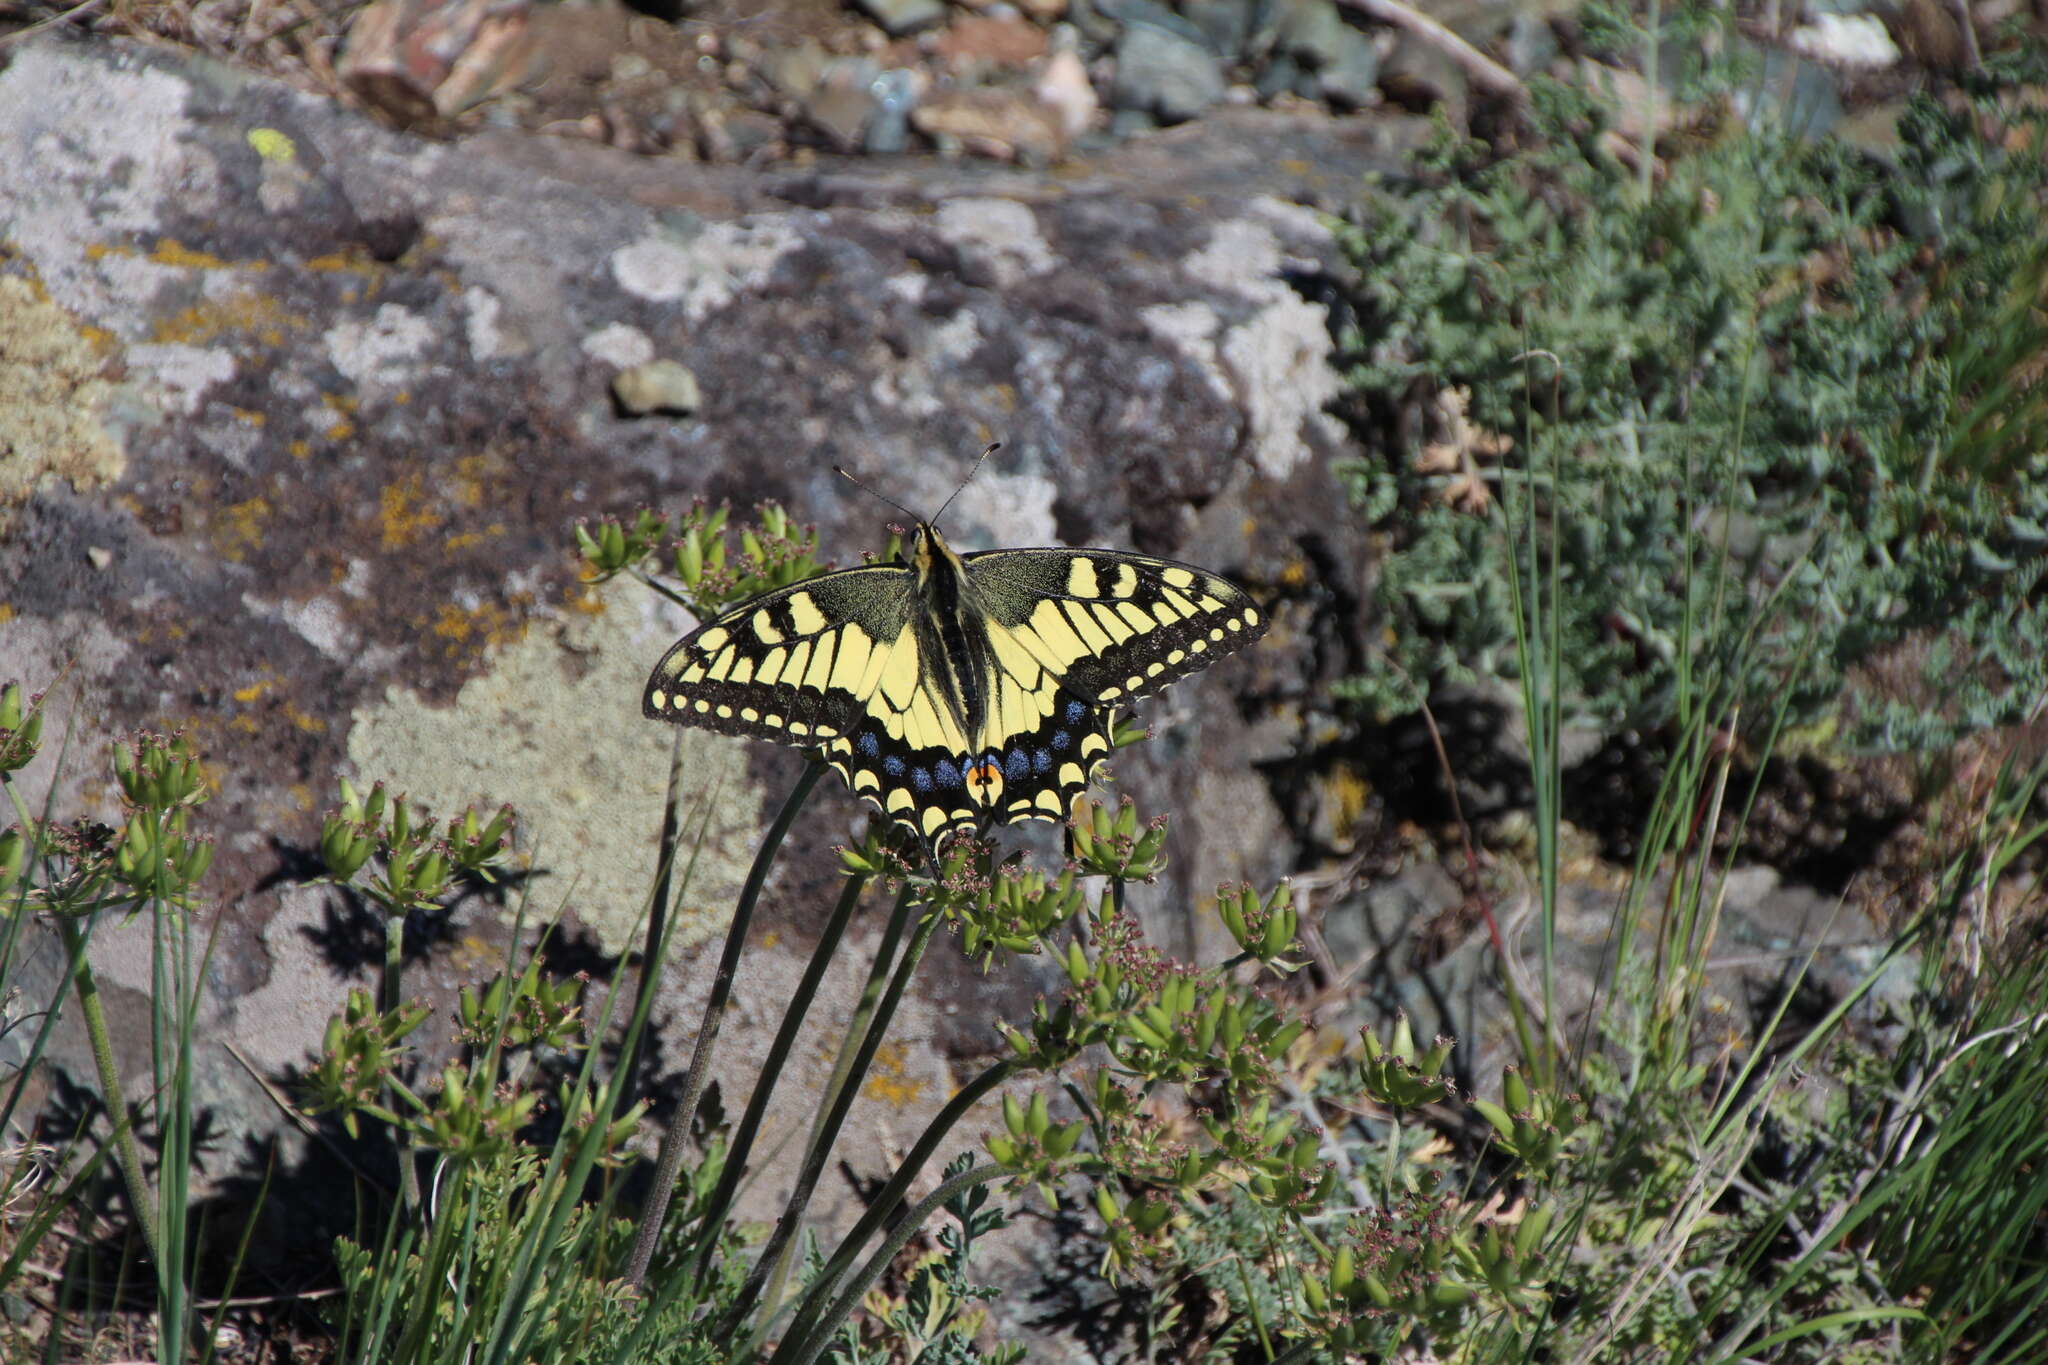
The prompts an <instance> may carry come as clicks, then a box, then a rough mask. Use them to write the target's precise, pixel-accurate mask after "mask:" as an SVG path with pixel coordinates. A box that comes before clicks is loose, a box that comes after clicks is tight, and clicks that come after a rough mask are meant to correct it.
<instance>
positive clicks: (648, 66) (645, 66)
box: [611, 52, 654, 83]
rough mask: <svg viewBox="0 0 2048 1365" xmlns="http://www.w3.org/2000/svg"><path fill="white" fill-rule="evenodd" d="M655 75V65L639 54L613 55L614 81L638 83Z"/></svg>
mask: <svg viewBox="0 0 2048 1365" xmlns="http://www.w3.org/2000/svg"><path fill="white" fill-rule="evenodd" d="M653 74H654V63H653V62H650V61H648V60H647V59H646V58H645V57H643V56H641V55H640V54H639V53H637V52H614V53H613V54H612V66H611V75H612V79H613V80H615V81H619V82H621V83H624V82H627V81H637V80H640V79H642V78H644V77H647V76H651V75H653Z"/></svg>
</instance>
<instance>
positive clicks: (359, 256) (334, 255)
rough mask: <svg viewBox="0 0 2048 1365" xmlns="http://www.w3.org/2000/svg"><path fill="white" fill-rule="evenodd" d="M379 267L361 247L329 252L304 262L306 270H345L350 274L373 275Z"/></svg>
mask: <svg viewBox="0 0 2048 1365" xmlns="http://www.w3.org/2000/svg"><path fill="white" fill-rule="evenodd" d="M379 268H380V267H379V266H378V264H377V262H376V261H375V260H374V259H372V258H371V256H370V254H369V253H368V252H367V251H364V250H362V249H361V248H352V249H350V250H348V251H333V252H329V253H328V254H327V255H325V256H315V257H314V258H313V259H312V260H310V261H307V262H306V269H308V270H323V271H328V272H335V271H346V272H348V273H349V274H352V275H374V274H375V273H376V272H377V271H378V269H379Z"/></svg>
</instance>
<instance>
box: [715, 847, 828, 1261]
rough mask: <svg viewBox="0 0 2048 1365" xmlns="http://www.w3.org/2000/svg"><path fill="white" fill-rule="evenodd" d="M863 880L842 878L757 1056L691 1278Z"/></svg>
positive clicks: (720, 1221) (720, 1222) (720, 1220)
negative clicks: (756, 1072) (777, 1022)
mask: <svg viewBox="0 0 2048 1365" xmlns="http://www.w3.org/2000/svg"><path fill="white" fill-rule="evenodd" d="M867 884H868V878H867V876H866V874H864V873H855V874H853V875H852V876H849V877H848V878H847V879H846V886H845V888H844V889H843V890H841V891H840V893H839V904H837V905H836V906H834V907H833V908H832V917H831V918H830V919H829V920H827V921H826V922H825V929H824V932H823V933H822V934H820V935H819V937H818V946H817V947H816V948H814V949H813V950H812V951H811V960H810V963H809V965H808V966H806V967H805V968H804V978H803V980H802V981H800V982H798V983H797V988H796V993H795V994H794V995H793V996H791V997H790V1001H789V1006H788V1008H787V1009H785V1010H783V1012H782V1024H781V1027H779V1028H778V1029H776V1031H775V1041H774V1042H772V1043H770V1044H769V1046H768V1055H767V1057H766V1058H765V1059H763V1061H762V1062H761V1069H760V1079H759V1080H757V1081H756V1082H755V1084H754V1093H753V1094H752V1095H751V1096H749V1097H748V1099H747V1111H746V1113H744V1114H743V1115H741V1116H740V1121H739V1126H738V1127H736V1128H734V1129H733V1133H732V1141H731V1143H730V1145H728V1146H727V1148H726V1152H725V1169H724V1170H722V1171H721V1172H719V1176H718V1185H717V1186H716V1188H714V1189H713V1190H712V1192H711V1198H710V1199H709V1200H707V1201H706V1202H705V1205H704V1212H703V1215H702V1218H701V1220H700V1222H699V1224H698V1228H697V1270H696V1279H697V1280H699V1281H702V1280H704V1279H705V1277H706V1276H708V1275H709V1274H710V1273H711V1257H712V1255H713V1254H714V1253H715V1252H716V1251H717V1249H718V1234H719V1231H720V1229H721V1228H723V1227H724V1226H725V1215H726V1211H727V1210H729V1209H730V1208H731V1207H732V1201H733V1196H734V1194H735V1193H737V1192H738V1190H739V1185H740V1179H741V1177H742V1176H744V1175H745V1174H746V1167H747V1157H748V1156H749V1155H750V1154H751V1153H752V1152H753V1150H754V1138H755V1135H756V1134H758V1133H759V1132H760V1131H761V1120H762V1118H763V1117H765V1116H766V1114H767V1112H768V1100H769V1097H770V1096H772V1095H773V1094H774V1093H775V1082H776V1081H777V1080H778V1079H780V1077H781V1075H782V1068H783V1064H784V1063H785V1062H787V1061H788V1060H789V1053H790V1049H791V1048H793V1047H795V1046H796V1035H797V1033H798V1031H799V1030H800V1029H802V1027H803V1022H804V1017H805V1016H806V1015H808V1014H809V1013H810V1010H811V1002H812V1001H813V1000H815V999H816V998H817V995H818V987H819V985H820V984H821V983H822V982H823V980H824V977H825V969H826V968H827V967H829V966H830V965H831V964H832V958H833V955H834V954H835V953H837V952H838V951H839V940H840V938H841V937H842V936H843V935H844V934H845V932H846V926H847V923H848V922H849V921H850V920H852V918H853V908H854V906H855V905H856V904H858V903H859V901H860V893H861V891H862V890H863V889H864V888H865V887H866V886H867Z"/></svg>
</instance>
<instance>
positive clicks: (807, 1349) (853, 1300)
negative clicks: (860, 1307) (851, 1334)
mask: <svg viewBox="0 0 2048 1365" xmlns="http://www.w3.org/2000/svg"><path fill="white" fill-rule="evenodd" d="M1006 1174H1008V1173H1007V1172H1006V1171H1004V1170H1003V1168H1002V1167H1000V1166H994V1165H987V1166H976V1167H973V1168H972V1169H970V1170H965V1171H962V1172H961V1173H960V1174H958V1175H956V1176H954V1177H953V1178H952V1179H951V1180H948V1181H947V1182H946V1183H945V1184H943V1185H941V1186H939V1187H938V1188H937V1189H936V1190H933V1191H932V1192H931V1193H930V1194H929V1195H926V1196H925V1198H924V1199H923V1200H922V1201H921V1202H920V1203H919V1204H918V1206H917V1207H916V1208H914V1209H912V1210H911V1211H910V1215H909V1216H908V1217H906V1218H905V1219H904V1220H903V1221H902V1222H901V1223H899V1224H897V1225H896V1229H895V1231H893V1232H891V1233H890V1234H889V1236H888V1238H887V1239H886V1240H884V1241H883V1243H882V1245H881V1246H879V1247H877V1248H876V1249H875V1254H874V1255H872V1256H870V1257H868V1262H867V1264H866V1265H864V1266H862V1267H861V1268H860V1273H859V1274H857V1275H855V1276H854V1277H853V1282H852V1283H851V1284H849V1285H847V1286H846V1291H845V1292H844V1293H842V1294H841V1295H840V1296H839V1297H838V1298H836V1299H834V1300H833V1301H832V1306H831V1307H830V1308H828V1309H826V1310H825V1313H824V1315H823V1317H822V1318H821V1319H819V1321H818V1325H817V1326H816V1328H814V1329H813V1330H812V1331H811V1332H810V1333H809V1335H808V1336H807V1337H806V1339H805V1340H804V1341H803V1342H802V1343H801V1344H800V1345H797V1344H795V1343H796V1329H795V1328H794V1327H793V1328H792V1329H791V1334H790V1336H789V1338H788V1339H787V1340H785V1341H784V1342H783V1345H782V1349H781V1350H779V1351H777V1352H776V1353H775V1355H774V1356H773V1357H772V1358H771V1360H770V1362H769V1365H778V1362H781V1361H782V1360H783V1358H784V1357H785V1356H788V1357H789V1361H790V1365H811V1363H812V1362H813V1361H815V1360H816V1359H817V1358H818V1357H819V1356H820V1355H822V1354H823V1353H824V1350H825V1347H826V1346H827V1345H829V1344H830V1342H831V1340H832V1333H833V1331H834V1329H836V1328H837V1327H838V1325H839V1324H840V1322H842V1321H843V1320H844V1319H845V1318H846V1315H847V1314H849V1313H851V1312H852V1311H853V1310H854V1307H855V1305H857V1304H859V1303H860V1301H861V1298H862V1297H863V1296H864V1295H865V1294H866V1293H867V1292H868V1287H869V1286H870V1285H872V1284H874V1282H875V1281H876V1279H878V1278H879V1277H880V1276H881V1274H882V1272H883V1271H884V1270H887V1269H888V1268H889V1263H890V1262H891V1261H893V1260H895V1259H896V1253H897V1252H899V1251H901V1250H903V1248H904V1245H905V1244H906V1243H908V1242H909V1241H910V1239H911V1238H912V1237H915V1236H916V1235H917V1230H918V1229H919V1228H921V1227H923V1226H924V1224H925V1220H926V1219H928V1218H930V1217H931V1216H932V1214H933V1212H934V1211H936V1210H937V1209H938V1208H940V1207H941V1206H942V1205H944V1204H945V1202H946V1201H947V1200H949V1199H954V1198H957V1197H958V1196H960V1195H961V1194H963V1193H965V1192H966V1191H968V1190H971V1189H973V1188H974V1187H975V1186H976V1185H986V1184H988V1183H989V1182H990V1181H991V1180H1001V1179H1002V1178H1003V1177H1004V1176H1005V1175H1006ZM792 1349H794V1351H795V1354H791V1352H792Z"/></svg>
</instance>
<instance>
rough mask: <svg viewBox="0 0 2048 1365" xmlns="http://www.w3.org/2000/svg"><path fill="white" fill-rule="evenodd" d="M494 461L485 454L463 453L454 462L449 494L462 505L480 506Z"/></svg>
mask: <svg viewBox="0 0 2048 1365" xmlns="http://www.w3.org/2000/svg"><path fill="white" fill-rule="evenodd" d="M493 463H494V462H493V461H492V460H491V458H490V457H489V456H487V455H465V456H463V457H462V458H461V459H459V460H457V461H456V462H455V480H454V487H453V488H452V489H450V494H451V496H453V497H454V499H455V501H456V502H457V503H459V504H460V505H461V506H464V507H481V506H482V505H483V501H484V490H485V487H486V483H487V481H488V477H489V475H490V472H491V467H492V464H493Z"/></svg>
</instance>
